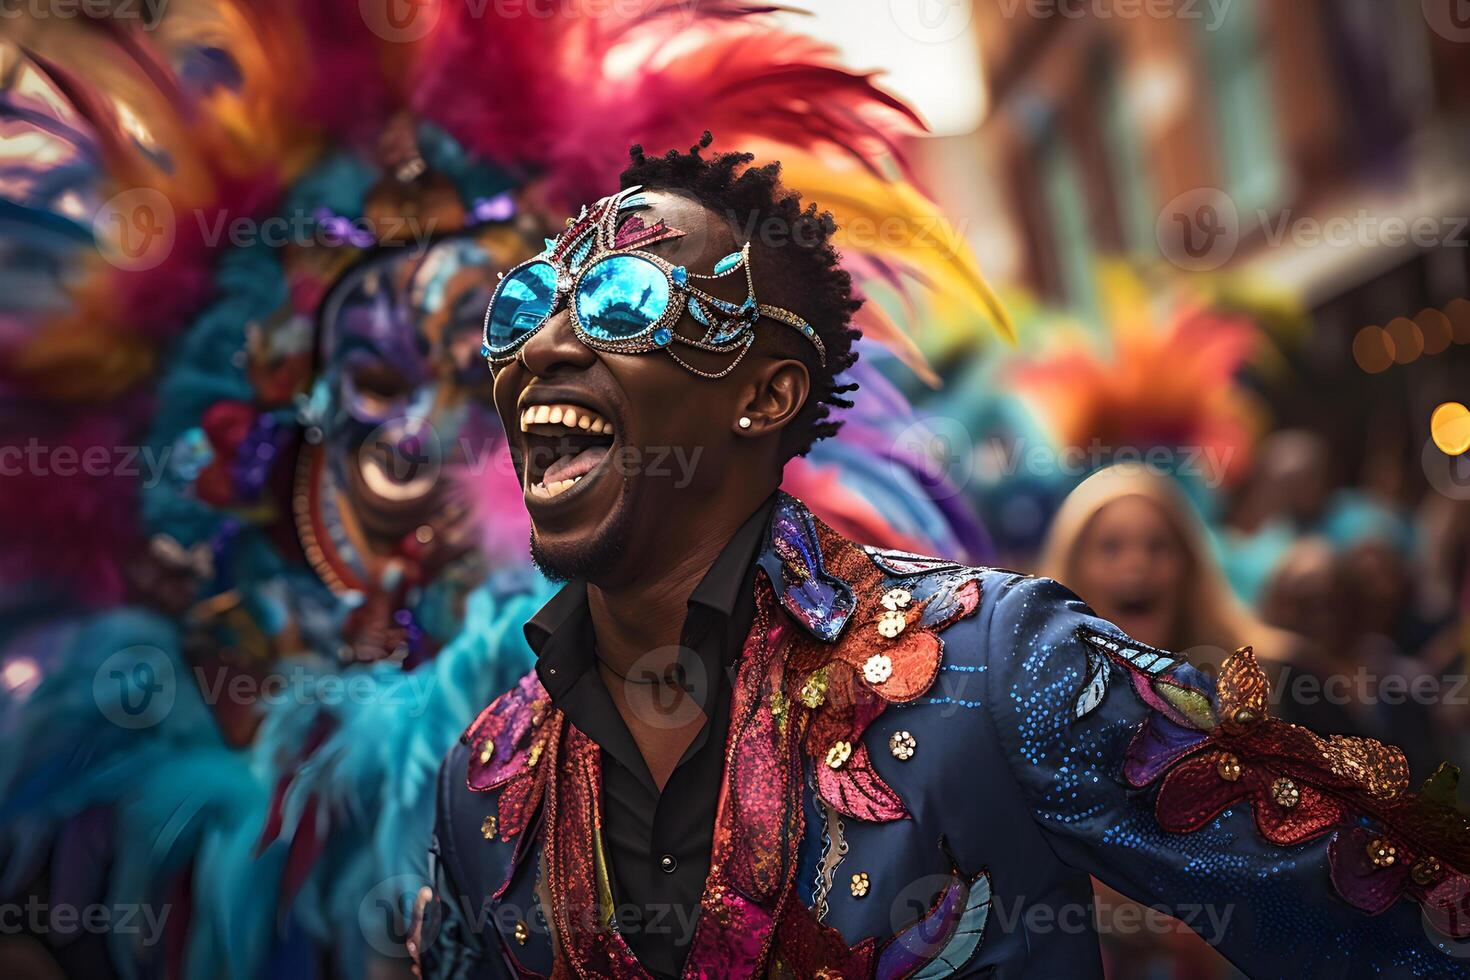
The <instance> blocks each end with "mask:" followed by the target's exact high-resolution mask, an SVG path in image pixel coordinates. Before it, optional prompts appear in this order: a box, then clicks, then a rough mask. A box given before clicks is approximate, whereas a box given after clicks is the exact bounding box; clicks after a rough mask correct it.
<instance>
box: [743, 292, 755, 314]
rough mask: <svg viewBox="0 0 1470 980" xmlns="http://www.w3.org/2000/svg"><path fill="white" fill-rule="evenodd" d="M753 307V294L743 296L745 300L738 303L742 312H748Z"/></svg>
mask: <svg viewBox="0 0 1470 980" xmlns="http://www.w3.org/2000/svg"><path fill="white" fill-rule="evenodd" d="M753 309H755V297H754V296H747V297H745V302H744V303H741V304H740V312H742V313H749V312H750V311H751V310H753Z"/></svg>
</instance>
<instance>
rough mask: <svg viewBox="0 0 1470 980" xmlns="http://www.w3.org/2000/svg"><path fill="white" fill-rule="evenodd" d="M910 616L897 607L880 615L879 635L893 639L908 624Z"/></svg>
mask: <svg viewBox="0 0 1470 980" xmlns="http://www.w3.org/2000/svg"><path fill="white" fill-rule="evenodd" d="M908 624H909V621H908V617H907V616H905V615H904V614H903V613H902V612H900V611H899V610H897V609H890V610H888V611H887V612H885V613H884V614H883V615H881V616H879V617H878V635H879V636H882V637H886V638H887V639H890V640H891V639H893V638H894V637H895V636H897V635H898V634H900V633H902V632H903V631H904V627H906V626H908Z"/></svg>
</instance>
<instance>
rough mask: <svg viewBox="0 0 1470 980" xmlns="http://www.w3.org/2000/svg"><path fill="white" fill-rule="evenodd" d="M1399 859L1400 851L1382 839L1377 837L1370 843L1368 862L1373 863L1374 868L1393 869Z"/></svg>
mask: <svg viewBox="0 0 1470 980" xmlns="http://www.w3.org/2000/svg"><path fill="white" fill-rule="evenodd" d="M1398 859H1399V849H1398V848H1396V847H1394V846H1393V845H1392V844H1390V843H1389V842H1388V841H1386V840H1384V839H1383V838H1382V837H1375V838H1373V839H1372V840H1371V841H1369V842H1368V860H1369V861H1372V862H1373V867H1375V868H1391V867H1393V863H1394V862H1395V861H1397V860H1398Z"/></svg>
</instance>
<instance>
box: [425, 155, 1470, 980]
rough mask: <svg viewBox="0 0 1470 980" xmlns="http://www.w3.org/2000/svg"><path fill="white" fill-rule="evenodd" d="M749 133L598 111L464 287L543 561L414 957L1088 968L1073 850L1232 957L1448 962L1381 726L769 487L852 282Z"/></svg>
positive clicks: (830, 403)
mask: <svg viewBox="0 0 1470 980" xmlns="http://www.w3.org/2000/svg"><path fill="white" fill-rule="evenodd" d="M749 160H750V158H749V157H746V156H739V155H733V154H726V155H719V156H714V157H712V158H708V159H706V158H704V157H702V156H701V154H700V152H699V150H698V149H697V148H696V149H695V150H694V151H692V152H691V153H688V154H677V153H676V154H669V155H668V156H665V157H660V158H647V157H644V156H643V154H642V153H641V151H638V150H637V149H635V151H634V160H633V164H632V166H631V167H630V168H629V169H628V170H627V171H626V172H625V173H624V175H623V186H624V189H623V190H622V191H621V192H619V193H617V194H615V195H612V196H611V197H608V198H606V199H604V200H602V201H600V202H598V203H597V204H596V205H593V206H591V207H588V208H586V209H585V210H584V211H583V212H582V213H581V214H580V215H578V216H577V217H576V218H574V219H571V220H570V221H569V222H568V226H567V228H566V229H565V230H564V231H563V232H562V234H561V235H560V236H559V237H558V238H557V239H555V240H554V241H549V242H548V243H547V248H546V250H545V251H544V252H543V253H542V254H541V255H539V256H537V257H535V258H534V259H532V260H531V261H529V262H527V263H525V264H523V265H522V266H519V267H517V268H516V269H513V270H512V271H510V272H509V273H507V274H506V276H505V278H504V279H503V280H502V282H501V283H500V285H499V287H498V289H497V291H496V294H495V297H494V299H493V301H492V302H491V305H490V308H489V310H488V313H487V316H486V326H485V338H484V340H485V348H484V353H485V355H486V357H487V359H488V361H489V363H490V368H491V370H492V372H493V373H494V398H495V405H496V407H497V410H498V412H499V414H500V416H501V418H502V420H503V421H504V423H505V426H506V429H507V431H508V432H509V433H510V439H511V444H512V446H513V447H514V455H515V458H516V461H517V472H518V474H519V476H520V479H521V482H522V488H523V490H524V495H525V502H526V507H527V510H528V511H529V513H530V517H531V523H532V538H531V546H532V549H533V552H534V555H535V557H536V560H537V562H538V563H539V565H540V566H541V567H542V569H543V570H544V571H545V572H546V573H547V574H548V575H549V576H551V577H553V578H556V579H560V580H564V581H565V582H566V585H565V586H564V588H563V589H562V591H561V592H560V593H559V594H558V595H557V596H556V597H555V598H554V599H553V600H552V601H551V602H550V603H548V604H547V606H546V607H545V608H544V609H542V610H541V612H539V613H538V614H537V615H536V616H535V617H534V618H533V619H532V620H531V621H530V622H529V623H527V624H526V636H527V638H528V640H529V641H530V643H531V646H532V647H533V648H534V649H535V651H536V654H537V663H536V668H535V670H534V671H533V672H532V673H530V674H528V675H527V676H526V677H525V678H524V679H523V680H522V681H521V683H520V684H519V685H518V687H517V688H516V689H514V690H512V691H510V692H508V693H506V694H504V695H502V696H501V697H499V698H497V699H496V700H495V701H494V702H493V703H492V704H491V705H490V706H489V707H488V708H486V709H485V711H484V712H483V713H482V714H481V715H480V717H479V718H478V719H477V720H476V721H475V722H474V723H473V724H472V725H471V726H470V728H469V729H468V730H467V731H466V732H465V734H464V736H463V738H462V739H461V743H460V745H459V746H457V747H456V749H455V750H454V751H453V752H452V753H451V754H450V756H449V757H448V759H447V760H446V761H445V764H444V767H443V769H442V773H441V781H440V792H439V800H438V816H437V821H436V839H435V848H434V866H435V870H434V876H435V887H434V889H433V892H432V894H431V895H430V894H426V895H424V896H423V899H424V900H425V901H426V902H427V905H426V906H421V907H422V920H423V921H422V928H421V931H420V933H419V934H418V935H417V936H416V938H415V939H414V941H413V944H412V945H413V947H414V950H415V952H416V953H417V955H418V956H419V960H420V965H421V968H422V970H423V972H424V973H425V974H426V975H427V976H445V977H463V976H497V977H498V976H558V977H570V976H583V977H618V978H624V977H627V978H644V977H678V976H684V977H713V976H722V977H724V976H729V977H744V976H792V977H802V978H808V977H829V978H830V977H844V978H845V977H882V978H896V977H939V976H949V975H964V976H981V975H984V976H1005V977H1010V976H1026V977H1081V976H1099V975H1101V967H1100V963H1099V956H1098V948H1097V940H1096V934H1095V930H1094V926H1093V919H1094V909H1093V900H1092V887H1091V882H1090V880H1089V875H1096V876H1097V877H1098V878H1100V879H1102V880H1104V881H1106V882H1107V883H1109V884H1110V885H1112V886H1113V887H1115V888H1116V889H1118V890H1119V891H1121V892H1123V893H1124V894H1126V895H1129V896H1130V897H1133V898H1135V899H1138V900H1140V901H1145V902H1149V903H1152V904H1153V905H1155V906H1156V907H1158V908H1160V909H1162V910H1163V911H1165V912H1168V913H1171V914H1172V915H1174V916H1176V917H1177V918H1178V919H1180V920H1183V921H1184V922H1185V923H1186V924H1187V925H1188V926H1190V927H1192V928H1194V929H1195V930H1196V931H1199V932H1201V933H1202V934H1203V935H1204V936H1205V938H1206V939H1208V940H1210V941H1211V942H1213V943H1215V944H1216V945H1217V946H1218V947H1219V948H1220V949H1221V950H1222V951H1223V952H1225V953H1226V955H1228V956H1229V957H1230V958H1231V959H1233V960H1234V961H1236V962H1237V963H1238V964H1240V965H1241V966H1243V967H1244V968H1245V969H1247V970H1248V972H1250V973H1252V974H1253V975H1261V976H1266V975H1269V976H1284V975H1288V974H1294V975H1328V974H1330V975H1342V974H1343V973H1344V972H1347V971H1350V970H1351V971H1360V970H1364V969H1367V968H1369V964H1377V965H1378V967H1377V968H1376V972H1377V973H1379V974H1380V975H1405V976H1438V975H1448V974H1449V973H1450V972H1452V971H1453V968H1454V967H1455V966H1456V965H1457V964H1458V963H1460V962H1462V961H1459V960H1457V959H1455V958H1454V956H1453V953H1454V952H1455V951H1456V950H1457V948H1459V951H1460V952H1464V949H1463V948H1462V947H1463V946H1464V943H1463V942H1460V943H1458V944H1457V942H1456V940H1455V939H1454V938H1453V937H1454V936H1459V937H1460V938H1461V939H1462V940H1463V939H1464V938H1465V937H1466V936H1467V935H1470V917H1467V916H1466V915H1465V914H1464V913H1465V912H1466V911H1467V909H1466V908H1465V902H1466V895H1467V881H1466V872H1467V870H1470V828H1467V824H1466V821H1465V818H1464V817H1463V815H1461V814H1460V813H1458V812H1457V811H1456V810H1455V809H1454V804H1453V799H1452V797H1453V788H1454V787H1453V783H1454V778H1453V774H1452V773H1451V772H1450V771H1449V770H1443V771H1442V772H1441V773H1440V774H1437V776H1436V777H1435V780H1434V781H1433V782H1432V785H1431V786H1430V787H1429V788H1427V790H1426V792H1425V793H1424V794H1422V795H1418V794H1414V793H1411V792H1409V791H1408V788H1407V783H1408V773H1407V766H1406V764H1405V762H1404V759H1403V756H1402V754H1401V753H1399V752H1398V751H1397V750H1395V749H1390V748H1387V747H1385V746H1382V745H1379V744H1377V743H1374V742H1369V741H1367V740H1360V739H1341V738H1337V739H1330V740H1328V739H1320V738H1318V737H1316V736H1314V735H1312V734H1311V733H1309V732H1307V731H1306V730H1304V729H1300V728H1295V727H1292V726H1288V725H1285V724H1283V723H1281V722H1279V721H1277V720H1276V719H1274V718H1272V717H1271V714H1270V710H1269V703H1268V695H1267V691H1266V688H1265V683H1264V679H1263V678H1262V676H1261V674H1260V671H1259V669H1258V668H1257V667H1256V664H1255V661H1254V659H1253V658H1252V656H1251V655H1250V652H1249V651H1248V650H1244V651H1242V652H1240V653H1239V654H1237V655H1236V656H1235V657H1233V658H1231V660H1230V661H1229V662H1228V663H1227V665H1226V666H1225V668H1224V669H1223V670H1222V673H1221V677H1220V681H1219V684H1218V688H1217V686H1216V685H1215V684H1214V683H1212V682H1211V681H1210V680H1209V679H1208V678H1207V677H1205V676H1204V675H1203V674H1201V673H1199V672H1198V671H1196V670H1194V669H1193V668H1191V667H1190V666H1189V665H1188V664H1187V663H1184V662H1183V661H1182V660H1181V658H1180V657H1178V656H1176V655H1173V654H1170V653H1167V652H1164V651H1161V650H1155V649H1151V648H1148V647H1145V646H1143V645H1141V644H1138V643H1135V642H1134V641H1132V640H1130V639H1129V638H1128V637H1127V636H1126V635H1125V634H1123V633H1122V632H1120V631H1119V630H1118V629H1117V628H1116V627H1113V626H1112V625H1110V624H1108V623H1106V622H1103V621H1100V620H1098V619H1097V618H1096V617H1094V616H1093V615H1092V614H1091V612H1090V611H1089V610H1088V609H1087V608H1086V607H1085V606H1083V605H1082V603H1081V602H1079V601H1078V600H1077V599H1076V598H1075V597H1074V596H1072V595H1071V593H1069V592H1067V591H1066V590H1065V589H1063V588H1062V587H1060V586H1058V585H1057V584H1056V583H1054V582H1051V581H1048V580H1044V579H1031V578H1026V577H1024V576H1020V575H1016V574H1012V573H1009V572H1002V571H996V570H990V569H978V568H969V567H965V566H962V565H960V564H958V563H955V562H951V561H947V560H945V559H943V558H929V557H924V556H920V555H914V554H909V553H905V552H896V551H891V550H884V549H879V548H873V547H864V546H863V545H861V544H858V543H853V542H850V541H847V540H845V539H843V538H842V537H841V536H839V535H838V534H837V533H835V532H834V531H832V530H831V529H829V528H827V527H826V526H824V525H823V524H821V523H820V522H818V521H817V520H815V519H814V518H813V517H812V516H811V514H810V513H808V512H807V510H806V509H805V508H804V507H803V506H802V504H801V503H800V502H799V501H797V500H795V499H793V498H791V497H788V496H785V495H783V494H781V493H779V492H778V490H777V487H778V486H779V485H780V482H781V474H782V469H783V466H784V465H785V463H786V462H787V461H788V460H789V459H790V458H791V457H792V456H793V455H794V454H798V453H801V452H803V451H805V450H806V449H807V448H808V447H809V446H810V445H811V444H812V442H813V441H814V440H816V439H819V438H822V437H824V436H827V435H829V434H831V433H832V432H833V431H835V429H836V423H835V421H834V420H832V419H831V418H829V416H828V413H829V411H830V409H832V408H833V407H836V406H841V405H843V404H845V402H844V395H845V393H846V392H847V391H848V389H847V388H846V387H845V386H844V385H843V384H842V383H841V381H840V378H841V372H842V371H843V369H844V368H846V367H848V366H849V365H850V364H851V363H852V362H853V359H854V352H853V346H852V345H853V340H854V332H853V330H852V328H851V326H850V321H851V317H852V314H853V312H854V311H855V310H856V308H857V303H856V302H855V301H854V299H853V297H852V293H851V288H850V283H849V281H848V277H847V275H846V274H845V273H844V272H842V271H841V269H840V267H839V264H838V256H837V254H836V252H835V251H834V249H833V248H832V246H831V244H830V239H831V236H832V233H833V230H834V229H833V226H832V221H831V219H830V217H828V216H826V215H823V214H820V213H819V212H817V211H816V210H815V208H814V207H811V206H808V207H806V208H803V207H802V205H801V203H800V202H799V200H798V199H797V198H796V196H795V195H794V194H791V193H788V192H786V191H784V190H783V189H782V188H781V185H780V183H779V181H778V177H777V173H778V172H777V168H776V167H775V166H769V167H754V166H750V165H749ZM750 229H755V230H756V232H755V235H754V237H753V238H751V237H749V235H750V231H749V230H750ZM859 397H860V396H859ZM670 458H679V459H683V460H685V461H694V462H693V465H691V466H688V467H685V468H682V469H681V468H679V467H674V466H663V465H655V461H656V460H667V459H670Z"/></svg>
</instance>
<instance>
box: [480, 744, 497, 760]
mask: <svg viewBox="0 0 1470 980" xmlns="http://www.w3.org/2000/svg"><path fill="white" fill-rule="evenodd" d="M493 758H495V740H494V739H493V738H487V739H485V744H483V745H481V746H480V765H482V766H488V765H489V764H490V760H491V759H493Z"/></svg>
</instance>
